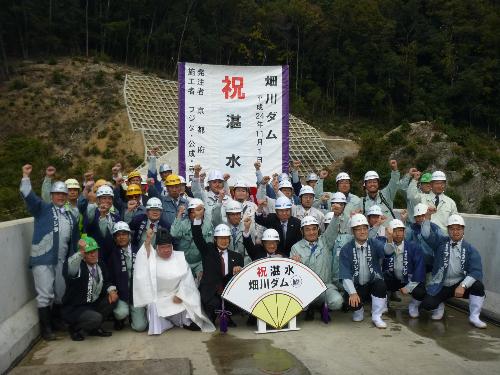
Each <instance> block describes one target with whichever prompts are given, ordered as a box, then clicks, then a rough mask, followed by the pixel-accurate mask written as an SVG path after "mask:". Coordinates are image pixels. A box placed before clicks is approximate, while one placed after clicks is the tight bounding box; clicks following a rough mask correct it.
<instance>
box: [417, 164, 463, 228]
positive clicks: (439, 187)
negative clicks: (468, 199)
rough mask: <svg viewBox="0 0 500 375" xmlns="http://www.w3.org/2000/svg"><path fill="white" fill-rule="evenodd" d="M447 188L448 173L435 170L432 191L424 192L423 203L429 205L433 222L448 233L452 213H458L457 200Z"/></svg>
mask: <svg viewBox="0 0 500 375" xmlns="http://www.w3.org/2000/svg"><path fill="white" fill-rule="evenodd" d="M445 189H446V175H445V174H444V173H443V172H441V171H435V172H433V173H432V176H431V192H430V193H429V194H422V198H421V203H423V204H425V205H427V206H429V211H430V213H431V214H432V216H431V222H432V223H434V224H436V225H437V226H438V227H439V228H440V229H441V231H442V233H447V232H448V229H447V225H446V224H447V221H448V217H449V216H450V215H454V214H458V210H457V205H456V204H455V201H454V200H453V199H451V198H450V197H448V196H447V195H446V194H445V193H444V191H445Z"/></svg>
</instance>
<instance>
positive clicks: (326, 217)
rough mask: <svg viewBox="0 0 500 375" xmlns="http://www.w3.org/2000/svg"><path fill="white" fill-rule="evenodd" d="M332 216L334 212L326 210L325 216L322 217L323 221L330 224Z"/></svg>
mask: <svg viewBox="0 0 500 375" xmlns="http://www.w3.org/2000/svg"><path fill="white" fill-rule="evenodd" d="M334 216H335V213H333V212H332V211H330V212H327V213H326V215H325V218H324V219H323V223H325V224H330V222H331V221H332V220H333V217H334Z"/></svg>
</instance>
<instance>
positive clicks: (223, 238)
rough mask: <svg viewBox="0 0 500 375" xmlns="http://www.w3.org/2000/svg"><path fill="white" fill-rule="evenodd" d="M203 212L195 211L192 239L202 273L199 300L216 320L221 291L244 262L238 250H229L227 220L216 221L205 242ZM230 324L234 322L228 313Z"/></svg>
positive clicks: (229, 239)
mask: <svg viewBox="0 0 500 375" xmlns="http://www.w3.org/2000/svg"><path fill="white" fill-rule="evenodd" d="M203 219H204V214H203V212H200V211H198V212H196V213H195V219H194V221H193V225H192V232H193V239H194V243H195V244H196V246H197V247H198V250H199V251H200V253H201V258H202V263H203V276H202V278H201V281H200V287H199V289H200V295H201V302H202V304H203V308H204V310H205V313H206V314H207V315H208V317H209V318H210V320H211V321H212V322H215V319H216V311H217V310H221V307H222V299H221V294H222V292H223V291H224V288H225V287H226V285H227V283H229V281H230V280H231V278H232V277H233V276H234V275H236V274H237V273H239V272H240V271H241V269H242V267H243V265H244V263H243V257H242V256H241V254H239V253H237V252H235V251H231V250H229V244H230V242H231V230H230V229H229V227H228V226H227V225H226V224H219V225H218V226H217V227H215V229H214V241H213V242H206V241H205V239H204V238H203V233H202V223H203ZM228 320H229V325H230V326H235V324H234V322H232V320H231V318H230V317H229V319H228Z"/></svg>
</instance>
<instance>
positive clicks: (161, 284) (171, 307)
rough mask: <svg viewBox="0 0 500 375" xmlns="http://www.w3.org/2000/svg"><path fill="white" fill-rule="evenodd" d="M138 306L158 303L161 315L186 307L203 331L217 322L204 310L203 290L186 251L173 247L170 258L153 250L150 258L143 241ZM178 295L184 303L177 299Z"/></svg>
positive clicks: (136, 271) (136, 294)
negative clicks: (160, 255) (165, 257)
mask: <svg viewBox="0 0 500 375" xmlns="http://www.w3.org/2000/svg"><path fill="white" fill-rule="evenodd" d="M133 296H134V306H135V307H142V306H147V305H148V304H151V303H154V304H155V305H156V310H157V311H158V315H159V316H161V317H169V316H173V315H176V314H179V313H181V312H183V311H186V312H187V314H188V316H189V318H190V319H191V320H192V321H193V322H194V323H196V324H197V325H198V326H199V327H200V328H201V330H202V331H203V332H212V331H214V330H215V327H214V325H213V324H212V322H210V320H209V319H208V318H207V317H206V316H205V314H204V313H203V312H202V310H201V300H200V293H199V291H198V288H196V284H195V282H194V278H193V274H192V272H191V269H190V267H189V264H188V263H187V262H186V259H185V258H184V253H183V252H182V251H172V255H171V256H170V258H168V259H163V258H160V257H159V256H158V255H157V253H156V251H154V250H153V249H152V250H151V254H150V256H149V258H148V256H147V252H146V248H145V246H144V245H143V246H142V247H141V248H140V250H139V252H138V253H137V256H136V259H135V264H134V295H133ZM174 296H177V297H178V298H180V299H181V300H182V302H181V303H174V301H173V298H174Z"/></svg>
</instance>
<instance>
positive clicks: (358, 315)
mask: <svg viewBox="0 0 500 375" xmlns="http://www.w3.org/2000/svg"><path fill="white" fill-rule="evenodd" d="M364 318H365V308H364V307H362V308H360V309H359V310H354V311H353V313H352V320H353V322H362V321H363V319H364Z"/></svg>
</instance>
